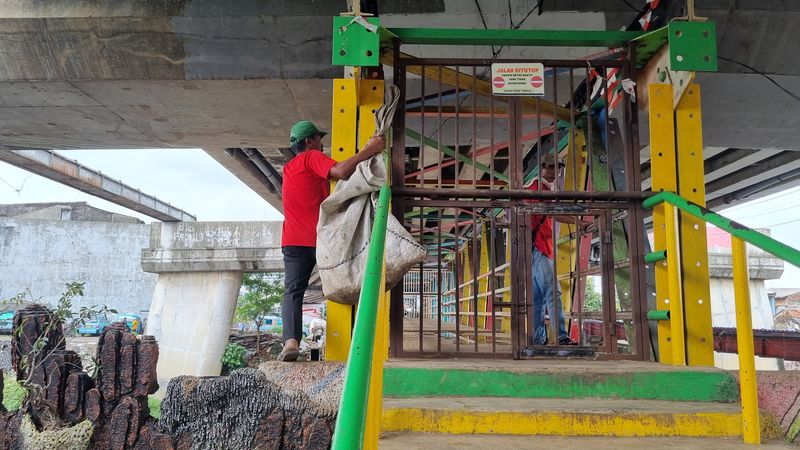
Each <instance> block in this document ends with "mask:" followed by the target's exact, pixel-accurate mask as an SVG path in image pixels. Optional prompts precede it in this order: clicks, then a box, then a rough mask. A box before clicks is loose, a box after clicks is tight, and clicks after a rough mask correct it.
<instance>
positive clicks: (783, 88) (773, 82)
mask: <svg viewBox="0 0 800 450" xmlns="http://www.w3.org/2000/svg"><path fill="white" fill-rule="evenodd" d="M717 58H719V59H721V60H723V61H728V62H731V63H734V64H738V65H740V66H742V67H745V68H747V69H750V70H752V71H753V73H757V74H759V75H761V76H762V77H764V78H766V79H768V80H769V81H770V83H772V84H774V85H775V86H777V87H778V89H780V90H782V91H783V92H786V93H787V94H789V96H791V97H792V98H793V99H795V100H797V101H798V102H800V95H797V94H795V93H794V92H792V91H790V90H788V89H786V88H785V87H783V86H782V85H781V84H780V83H778V82H777V81H775V80H774V79H773V78H772V77H770V76H769V75H767V74H765V73H763V72H761V71H760V70H758V69H756V68H754V67H751V66H748V65H747V64H745V63H742V62H739V61H736V60H733V59H730V58H726V57H724V56H717Z"/></svg>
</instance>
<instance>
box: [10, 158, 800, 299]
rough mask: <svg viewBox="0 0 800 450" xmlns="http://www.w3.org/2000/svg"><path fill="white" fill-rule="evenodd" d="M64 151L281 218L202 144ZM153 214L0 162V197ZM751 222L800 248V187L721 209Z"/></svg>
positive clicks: (794, 272)
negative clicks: (184, 147)
mask: <svg viewBox="0 0 800 450" xmlns="http://www.w3.org/2000/svg"><path fill="white" fill-rule="evenodd" d="M61 153H62V154H63V155H65V156H67V157H70V158H73V159H77V160H78V161H80V162H81V163H83V164H85V165H87V166H89V167H91V168H94V169H97V170H100V171H102V172H103V173H105V174H107V175H108V176H110V177H113V178H117V179H120V180H122V182H124V183H126V184H128V185H130V186H133V187H137V188H140V189H141V190H142V192H146V193H148V194H151V195H155V196H156V197H158V198H159V199H161V200H163V201H167V202H170V203H172V204H173V205H174V206H177V207H179V208H181V209H183V210H185V211H187V212H189V213H191V214H194V215H195V216H196V217H197V220H202V221H214V220H283V216H282V215H281V214H280V213H279V212H278V211H277V210H275V208H273V207H272V206H270V205H269V204H268V203H267V202H266V201H264V200H263V199H262V198H261V197H259V196H258V195H256V193H255V192H253V191H252V190H251V189H250V188H248V187H247V186H246V185H245V184H244V183H242V182H241V181H239V179H238V178H236V177H235V176H234V175H233V174H231V173H230V172H228V171H227V170H226V169H225V168H224V167H222V166H221V165H220V164H219V163H217V162H216V161H215V160H214V159H213V158H211V157H210V156H208V154H206V153H205V152H204V151H202V150H200V149H191V150H173V149H169V150H166V149H165V150H73V151H62V152H61ZM76 201H86V202H88V203H89V204H91V205H92V206H95V207H98V208H101V209H105V210H109V211H114V212H119V213H122V214H127V215H131V216H135V217H138V218H140V219H141V220H144V221H146V222H151V221H152V220H153V219H151V218H149V217H146V216H143V215H141V214H138V213H136V212H134V211H130V210H128V209H126V208H123V207H120V206H117V205H115V204H113V203H109V202H106V201H105V200H102V199H99V198H95V197H92V196H90V195H87V194H84V193H82V192H79V191H77V190H74V189H72V188H69V187H66V186H63V185H61V184H59V183H56V182H54V181H50V180H48V179H46V178H43V177H40V176H37V175H32V174H30V173H29V172H26V171H24V170H21V169H17V168H16V167H12V166H10V165H8V164H5V163H2V162H0V203H34V202H76ZM718 212H720V213H721V214H723V215H725V216H726V217H729V218H731V219H733V220H736V221H739V222H741V223H743V224H744V225H747V226H749V227H753V228H770V229H771V230H772V237H773V238H775V239H777V240H779V241H781V242H783V243H785V244H788V245H791V246H792V247H794V248H798V249H800V233H798V232H797V230H798V227H800V187H798V188H793V189H789V190H787V191H784V192H782V193H778V194H773V195H771V196H769V197H765V198H762V199H758V200H755V201H752V202H748V203H744V204H741V205H738V206H736V207H734V208H729V209H726V210H719V211H718ZM767 285H768V286H772V287H798V288H800V269H798V268H796V267H794V266H792V265H790V264H786V265H785V269H784V274H783V276H782V277H781V279H780V280H774V281H767Z"/></svg>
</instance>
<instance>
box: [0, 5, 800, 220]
mask: <svg viewBox="0 0 800 450" xmlns="http://www.w3.org/2000/svg"><path fill="white" fill-rule="evenodd" d="M378 3H379V9H380V12H381V14H382V18H383V21H384V23H385V24H387V25H389V26H404V27H409V26H412V27H413V26H444V27H473V28H482V27H483V23H484V20H485V22H486V26H488V27H495V28H506V27H508V26H509V22H510V21H511V22H514V23H517V22H519V21H521V20H522V18H523V17H525V15H526V14H527V13H528V12H529V11H530V10H531V9H532V8H533V7H534V6H535V4H536V3H535V2H532V1H530V0H514V1H512V2H511V5H510V6H511V17H509V14H508V12H507V11H508V10H507V8H497V7H496V5H492V4H490V3H488V2H487V4H486V5H484V7H483V8H482V9H483V11H482V13H483V14H482V15H483V17H481V14H479V12H478V9H477V7H476V5H475V4H474V3H473V2H465V1H461V0H438V1H424V0H405V1H402V2H392V1H388V0H382V1H380V2H378ZM698 7H699V8H701V9H700V10H699V11H698V13H699V14H701V15H706V16H709V17H711V18H712V19H714V20H716V22H717V30H718V37H719V43H720V55H722V56H727V57H730V58H733V59H737V60H740V61H742V62H743V63H745V64H749V65H751V66H753V67H756V68H759V69H760V70H763V71H764V72H767V73H770V74H777V75H776V79H777V80H778V82H780V83H781V84H783V85H785V86H786V87H787V89H789V90H793V91H795V92H797V91H798V90H799V89H800V76H799V75H800V64H798V62H797V58H795V57H794V53H792V52H793V50H794V39H795V37H794V34H793V33H792V31H791V30H793V29H795V28H797V24H798V22H799V21H800V10H799V9H800V6H798V5H797V4H795V3H793V2H760V1H757V0H745V1H739V2H735V4H732V3H730V2H728V1H722V0H717V1H709V2H702V3H701V4H699V5H698ZM344 9H345V2H344V1H343V0H338V1H331V2H319V1H311V0H306V1H296V2H293V1H289V0H273V1H241V2H227V1H220V0H181V1H173V0H152V1H147V2H135V1H127V0H119V1H114V2H99V1H82V2H78V3H76V2H71V1H68V0H55V1H52V2H42V1H37V2H28V1H26V0H2V1H0V11H2V12H3V17H4V18H3V19H0V53H2V54H6V55H12V56H11V57H8V58H3V60H2V61H0V80H3V81H0V120H2V122H3V123H4V127H3V130H2V131H0V138H2V139H1V140H2V144H0V148H3V146H5V148H8V149H57V148H61V149H69V148H145V147H175V148H180V147H201V148H203V149H205V150H206V151H208V152H209V154H211V155H212V156H213V157H214V158H215V159H217V160H218V161H220V162H221V163H222V164H223V165H224V166H225V167H226V168H227V169H228V170H230V171H231V172H232V173H234V174H235V175H236V176H237V177H239V178H240V179H241V180H242V181H243V182H244V183H246V184H247V185H248V186H250V187H251V188H252V189H253V190H254V191H256V192H257V193H258V194H259V195H261V196H262V197H263V198H264V199H265V200H267V201H268V202H270V203H271V204H272V205H273V206H275V207H277V208H278V209H280V204H281V201H280V198H279V197H278V196H276V195H275V194H274V193H271V192H270V191H269V189H267V188H266V187H264V185H263V181H260V180H259V179H258V178H257V177H256V176H254V175H253V174H252V173H251V172H250V171H248V170H247V168H246V166H245V165H243V164H242V163H241V162H239V161H237V160H235V159H233V158H231V157H230V156H228V155H226V154H225V152H224V149H225V148H257V149H259V150H260V151H261V152H262V153H263V154H265V155H266V156H267V159H268V160H270V161H271V160H277V161H279V162H280V161H282V157H281V156H280V152H278V151H277V148H279V147H285V146H286V145H287V142H286V139H287V130H288V129H289V127H290V126H291V124H292V123H293V122H294V121H296V120H299V119H301V118H306V119H310V120H312V121H314V122H315V123H318V124H319V125H320V126H321V127H323V128H329V126H330V111H331V104H330V98H331V95H330V84H331V82H330V78H332V77H335V76H339V75H340V74H341V73H342V69H341V68H337V67H332V66H331V65H330V54H331V30H330V17H331V16H333V15H336V14H338V13H339V12H341V11H343V10H344ZM634 16H635V11H632V10H631V9H630V8H629V7H628V6H626V5H625V4H624V2H619V1H614V0H590V1H572V0H570V1H559V2H550V3H547V4H545V7H544V14H542V15H541V16H540V15H538V14H536V13H534V14H531V15H530V16H528V18H527V19H526V20H525V22H524V24H523V25H522V28H530V29H585V30H589V29H593V30H602V29H619V28H620V27H621V26H623V25H627V24H628V23H630V22H631V21H632V20H633V18H634ZM482 19H483V20H482ZM298 30H302V33H300V32H298ZM407 50H409V51H410V52H411V53H417V52H423V51H422V49H420V48H419V47H418V46H409V48H408V49H407ZM589 50H590V49H585V48H584V49H577V48H561V49H552V48H551V49H530V48H524V47H521V48H520V47H517V48H512V47H505V48H504V49H503V50H502V52H501V54H500V56H501V57H503V58H519V57H525V58H542V57H547V56H557V57H560V58H570V57H579V56H583V55H585V54H586V53H589ZM428 52H434V53H428ZM423 53H424V54H436V56H445V55H448V54H449V55H450V56H462V57H463V56H480V57H485V58H488V57H490V56H491V55H492V49H491V48H488V47H469V48H462V49H458V50H457V51H456V49H454V48H453V47H441V48H439V47H437V48H435V49H431V48H429V49H425V50H424V52H423ZM720 67H721V70H722V72H723V73H719V74H701V75H699V77H698V80H699V81H700V83H701V84H702V85H703V86H704V95H703V116H704V117H703V124H704V142H705V145H707V146H717V147H726V148H727V147H737V148H745V149H762V148H787V149H795V150H798V149H800V147H798V144H797V142H800V136H798V134H797V133H798V132H797V130H798V129H800V124H798V122H797V121H798V120H799V119H798V117H800V105H798V103H797V102H795V101H794V100H792V99H791V98H790V97H789V96H788V95H786V94H784V93H783V92H781V91H779V90H778V89H777V88H776V87H775V86H773V85H771V84H770V83H769V81H767V80H766V79H764V78H763V77H761V76H759V75H750V74H746V72H747V69H744V68H742V67H741V66H737V65H735V64H732V63H727V62H724V61H722V62H721V63H720ZM777 112H780V113H777ZM640 126H641V127H642V129H643V130H644V133H643V134H642V136H641V141H642V142H646V141H647V133H646V127H647V121H646V120H640ZM279 164H280V163H279ZM782 187H787V185H786V184H785V183H784V184H783V186H782Z"/></svg>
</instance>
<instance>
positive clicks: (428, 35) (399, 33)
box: [387, 28, 645, 47]
mask: <svg viewBox="0 0 800 450" xmlns="http://www.w3.org/2000/svg"><path fill="white" fill-rule="evenodd" d="M387 31H388V32H389V33H391V35H394V36H396V37H397V38H398V39H400V41H401V43H403V44H423V45H506V46H526V47H528V46H535V47H620V46H622V45H624V44H626V43H627V42H630V41H632V40H634V39H636V38H638V37H641V36H643V35H644V34H645V33H642V32H639V31H597V30H589V31H581V30H510V29H488V30H486V29H484V30H481V29H476V28H388V29H387Z"/></svg>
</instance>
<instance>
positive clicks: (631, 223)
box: [390, 51, 650, 359]
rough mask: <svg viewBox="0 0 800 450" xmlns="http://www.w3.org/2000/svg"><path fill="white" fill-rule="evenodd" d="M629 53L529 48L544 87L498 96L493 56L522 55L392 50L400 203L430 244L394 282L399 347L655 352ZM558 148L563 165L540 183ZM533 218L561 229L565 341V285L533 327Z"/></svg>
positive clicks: (399, 351) (429, 351) (556, 250)
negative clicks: (567, 56)
mask: <svg viewBox="0 0 800 450" xmlns="http://www.w3.org/2000/svg"><path fill="white" fill-rule="evenodd" d="M631 53H632V51H631ZM632 59H633V58H631V54H630V53H629V52H618V53H606V54H604V55H602V57H600V58H597V59H591V60H577V61H562V60H557V61H525V62H541V63H543V65H544V67H545V77H544V83H545V95H544V96H543V97H496V96H493V95H492V89H491V80H490V79H489V78H490V77H488V75H489V73H490V71H491V69H490V67H491V66H490V64H491V62H519V61H488V60H469V59H419V58H411V57H405V55H402V56H401V54H400V53H399V52H398V51H395V59H394V82H395V84H396V85H397V86H398V87H400V89H401V92H402V96H401V101H400V104H401V105H403V104H404V105H405V109H404V111H398V114H397V115H396V117H395V122H394V124H393V159H392V191H393V213H394V214H395V216H396V217H398V219H400V220H401V221H402V222H403V223H404V224H405V225H406V227H407V229H408V230H409V231H410V232H411V233H412V235H413V236H414V237H415V238H416V239H418V241H419V242H420V243H422V244H423V245H424V246H425V247H426V248H427V249H428V258H427V260H426V261H425V262H424V263H422V264H420V265H419V267H417V268H416V269H415V270H413V271H412V272H410V273H409V274H408V275H407V277H406V281H405V282H404V283H401V285H400V286H398V287H397V288H395V290H394V291H393V293H392V305H391V313H390V314H391V320H390V324H391V325H390V327H391V328H390V329H391V332H390V336H391V343H390V344H391V353H392V355H393V356H395V357H416V356H431V357H435V356H440V357H449V356H456V355H458V356H472V357H501V358H508V357H513V358H526V357H534V356H539V355H545V356H546V355H591V354H597V355H598V356H600V357H608V358H630V359H649V357H650V356H649V355H650V348H649V345H650V344H649V339H648V336H647V327H646V318H645V314H646V309H647V308H646V305H647V292H646V290H645V288H644V286H645V285H646V283H645V280H644V266H643V264H644V262H643V260H642V255H643V253H644V239H645V236H644V234H643V219H642V213H641V207H640V203H641V199H642V198H643V194H642V192H641V190H642V189H641V179H640V178H641V175H640V172H639V151H638V149H639V143H638V128H637V118H636V111H635V109H634V107H633V103H632V100H633V99H632V95H631V94H630V93H629V92H626V89H623V87H625V88H627V81H623V80H628V79H632V78H635V77H634V76H633V70H634V65H633V64H632V63H631V60H632ZM548 154H554V155H558V156H559V158H561V159H562V160H563V161H564V165H565V167H564V168H563V169H562V170H556V171H555V172H556V174H555V179H554V180H553V181H552V183H551V185H552V186H553V189H552V190H542V189H543V188H541V186H543V185H546V184H547V183H546V181H547V180H546V179H545V180H544V181H543V178H542V175H543V174H542V173H543V172H544V171H545V170H547V169H548V168H547V167H544V166H543V165H542V163H543V159H546V155H548ZM556 168H558V166H556ZM540 169H541V170H540ZM537 186H538V187H539V190H537V189H536V187H537ZM548 220H549V222H548ZM532 221H533V222H534V223H539V224H542V223H550V228H552V231H553V232H552V237H550V238H549V239H550V246H552V248H553V255H552V256H553V257H552V261H553V266H554V268H555V270H554V271H553V273H552V275H551V277H552V278H551V279H550V280H549V284H550V285H553V286H559V287H560V289H561V291H562V295H561V299H560V302H561V305H562V306H563V308H562V309H563V319H562V321H561V322H562V323H563V324H564V328H565V330H566V332H567V335H568V337H569V338H570V340H571V341H572V342H570V344H569V345H559V342H558V341H559V336H558V328H559V327H558V324H559V322H560V321H559V320H558V318H557V313H556V311H555V310H556V309H557V308H554V306H555V305H557V304H558V303H556V302H558V301H559V299H558V296H557V295H556V294H555V292H556V291H557V290H554V293H553V294H552V300H553V301H552V302H548V301H546V299H545V301H544V302H543V303H544V305H545V306H544V307H543V309H542V310H541V315H540V316H538V317H542V321H543V323H544V324H545V327H546V335H547V339H548V342H547V344H544V345H537V343H536V342H534V335H535V332H536V330H535V329H534V314H535V311H534V308H533V299H534V288H535V284H534V282H533V270H532V267H533V261H532V258H533V256H532V249H533V248H534V242H533V236H532V233H533V230H532ZM539 232H540V230H538V229H537V233H539ZM540 245H545V244H541V243H540ZM545 246H546V245H545ZM537 267H539V266H537ZM542 267H543V266H542ZM541 279H542V277H540V285H542V283H541ZM548 303H549V305H548ZM551 310H553V311H551ZM540 336H541V334H540ZM561 338H562V340H563V336H561Z"/></svg>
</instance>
